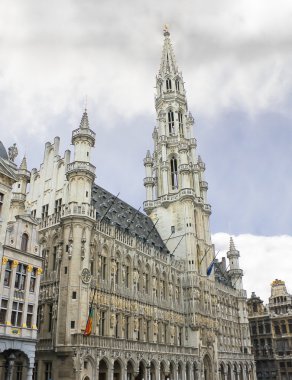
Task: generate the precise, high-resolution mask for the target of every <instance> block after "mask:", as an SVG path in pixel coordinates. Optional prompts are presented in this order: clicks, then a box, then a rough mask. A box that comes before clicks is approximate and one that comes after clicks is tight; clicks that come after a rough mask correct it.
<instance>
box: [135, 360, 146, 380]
mask: <svg viewBox="0 0 292 380" xmlns="http://www.w3.org/2000/svg"><path fill="white" fill-rule="evenodd" d="M145 379H146V366H145V363H144V362H143V361H141V362H140V363H139V373H138V375H137V376H136V377H135V380H145Z"/></svg>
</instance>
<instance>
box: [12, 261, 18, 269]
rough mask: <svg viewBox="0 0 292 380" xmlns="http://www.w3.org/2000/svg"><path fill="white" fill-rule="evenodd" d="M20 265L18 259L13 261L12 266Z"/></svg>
mask: <svg viewBox="0 0 292 380" xmlns="http://www.w3.org/2000/svg"><path fill="white" fill-rule="evenodd" d="M17 265H18V260H13V262H12V268H16V267H17Z"/></svg>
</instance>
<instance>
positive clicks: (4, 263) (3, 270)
mask: <svg viewBox="0 0 292 380" xmlns="http://www.w3.org/2000/svg"><path fill="white" fill-rule="evenodd" d="M7 261H8V258H7V257H5V256H3V257H2V266H1V273H0V278H3V279H4V274H5V269H6V264H7ZM3 287H4V283H3V281H0V294H3Z"/></svg>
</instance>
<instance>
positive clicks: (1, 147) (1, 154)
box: [0, 141, 8, 160]
mask: <svg viewBox="0 0 292 380" xmlns="http://www.w3.org/2000/svg"><path fill="white" fill-rule="evenodd" d="M0 157H1V158H4V160H8V154H7V151H6V149H5V146H4V145H3V143H2V141H0Z"/></svg>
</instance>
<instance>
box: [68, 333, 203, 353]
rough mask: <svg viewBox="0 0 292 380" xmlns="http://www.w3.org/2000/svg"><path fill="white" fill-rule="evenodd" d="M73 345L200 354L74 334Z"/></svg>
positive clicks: (192, 350)
mask: <svg viewBox="0 0 292 380" xmlns="http://www.w3.org/2000/svg"><path fill="white" fill-rule="evenodd" d="M71 344H72V345H73V346H83V345H84V346H91V347H98V348H105V349H118V350H127V351H134V352H147V353H151V352H153V353H172V354H178V355H182V354H189V355H194V354H197V353H198V349H197V348H193V347H183V346H174V345H170V344H169V345H167V344H161V343H148V342H140V341H134V340H125V339H117V338H113V337H101V336H95V335H90V336H83V334H72V335H71Z"/></svg>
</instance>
